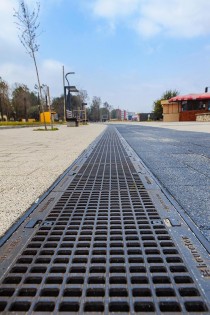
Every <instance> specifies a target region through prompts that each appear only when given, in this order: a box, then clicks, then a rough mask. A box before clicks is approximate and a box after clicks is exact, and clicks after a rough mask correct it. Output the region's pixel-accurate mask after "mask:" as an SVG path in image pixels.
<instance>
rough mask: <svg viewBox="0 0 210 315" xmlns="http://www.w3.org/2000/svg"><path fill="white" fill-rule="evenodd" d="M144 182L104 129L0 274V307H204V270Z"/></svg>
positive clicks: (197, 310)
mask: <svg viewBox="0 0 210 315" xmlns="http://www.w3.org/2000/svg"><path fill="white" fill-rule="evenodd" d="M141 169H142V166H141ZM141 173H142V172H141ZM67 176H68V175H67ZM144 180H145V177H141V175H140V174H139V172H138V170H137V168H136V167H135V163H133V161H132V157H131V155H130V152H128V150H126V146H125V145H124V144H123V142H122V141H121V139H120V137H119V135H118V134H117V133H116V131H115V129H114V128H111V127H110V128H109V129H108V130H107V131H106V133H105V134H104V135H103V136H102V137H101V139H100V140H99V141H98V143H97V145H96V146H95V148H94V149H93V151H92V153H91V154H90V155H89V156H88V157H87V159H86V160H85V161H84V163H83V164H82V165H81V167H80V168H79V170H78V171H77V172H76V173H75V176H74V177H73V178H70V179H69V182H68V181H65V183H68V185H67V184H65V190H63V191H62V193H61V192H60V193H59V194H58V195H59V198H58V199H57V201H56V202H54V203H53V204H52V206H51V207H50V206H49V203H48V206H49V207H48V208H49V209H48V211H47V213H46V216H45V218H44V219H43V220H41V221H40V222H39V224H38V225H35V227H34V229H33V232H32V235H31V236H30V238H29V240H28V241H27V242H26V244H25V245H24V246H23V248H22V249H21V251H20V253H19V254H18V255H16V257H15V259H14V261H13V262H12V263H11V265H10V266H9V268H8V270H7V271H5V272H4V274H3V277H2V280H1V289H0V311H1V312H5V313H10V312H14V313H19V312H27V314H32V313H37V312H39V313H46V312H50V313H52V314H57V313H67V312H69V313H78V314H83V313H92V312H95V313H97V314H98V313H104V314H109V313H121V314H122V313H131V314H135V313H140V314H168V313H173V314H174V313H177V314H191V313H193V314H208V313H209V312H208V301H207V300H208V296H207V294H206V292H207V291H208V290H207V285H208V288H209V277H208V276H207V277H203V278H205V279H204V280H205V282H203V283H202V279H201V280H199V281H198V279H199V273H198V270H197V269H196V270H195V271H193V270H192V266H193V264H192V265H191V266H190V265H189V264H188V260H190V259H191V257H190V256H189V252H187V255H186V257H185V256H184V255H183V253H182V247H180V246H179V244H178V242H177V239H176V238H175V234H174V232H173V231H172V228H171V224H168V221H167V220H166V219H165V217H164V216H163V215H162V209H163V208H164V206H165V205H163V202H160V205H158V206H157V205H156V204H155V203H154V202H153V193H154V191H152V189H151V191H150V190H149V189H146V188H145V185H144ZM147 183H148V185H149V180H147ZM152 187H153V188H154V185H152ZM155 187H156V186H155ZM155 189H156V188H155ZM155 189H154V190H155ZM60 190H61V189H60V188H59V191H60ZM55 191H56V188H55ZM155 191H156V190H155ZM52 193H54V194H55V192H52ZM158 193H159V195H160V192H158ZM49 198H50V197H49ZM49 200H50V199H49ZM159 201H160V200H159ZM181 225H182V226H181ZM180 226H181V227H180ZM179 228H180V229H183V224H178V225H175V228H174V229H175V231H177V230H176V229H179ZM178 231H179V233H182V231H183V230H178ZM175 233H176V232H175ZM187 233H189V231H188V232H187ZM3 249H4V248H3ZM3 249H2V250H3ZM186 251H187V249H186ZM1 255H2V256H1V258H2V257H3V254H2V253H1ZM200 278H202V277H200ZM206 283H207V284H206ZM204 284H205V285H204ZM202 285H203V287H202ZM204 289H205V290H206V292H205V290H204ZM208 292H209V291H208ZM208 292H207V293H208Z"/></svg>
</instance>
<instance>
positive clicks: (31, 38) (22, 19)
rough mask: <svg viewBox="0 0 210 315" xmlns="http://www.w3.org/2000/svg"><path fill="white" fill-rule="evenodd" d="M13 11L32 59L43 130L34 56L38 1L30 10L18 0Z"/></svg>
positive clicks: (40, 91)
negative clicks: (18, 3) (17, 6)
mask: <svg viewBox="0 0 210 315" xmlns="http://www.w3.org/2000/svg"><path fill="white" fill-rule="evenodd" d="M14 11H15V13H14V17H15V18H16V19H17V20H18V22H17V23H16V24H17V26H18V29H19V31H20V32H21V35H19V39H20V42H21V43H22V45H23V46H24V47H25V49H26V52H27V53H28V54H29V55H30V56H31V58H32V59H33V61H34V66H35V69H36V75H37V81H38V87H39V93H40V98H41V110H42V112H43V117H44V125H45V130H47V126H46V121H45V116H44V108H43V97H42V88H41V84H40V79H39V72H38V67H37V63H36V56H35V54H36V52H38V50H39V45H38V44H37V37H38V36H39V33H38V30H39V26H40V23H39V22H38V17H39V11H40V3H39V2H36V8H34V9H32V10H31V11H30V10H29V7H28V6H27V4H26V3H25V1H24V0H20V7H19V10H18V11H16V10H14Z"/></svg>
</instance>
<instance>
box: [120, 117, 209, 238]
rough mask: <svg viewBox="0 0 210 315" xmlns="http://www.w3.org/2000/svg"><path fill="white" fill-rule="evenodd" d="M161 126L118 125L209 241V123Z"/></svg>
mask: <svg viewBox="0 0 210 315" xmlns="http://www.w3.org/2000/svg"><path fill="white" fill-rule="evenodd" d="M161 125H164V124H161V123H160V124H158V123H157V124H146V123H144V124H143V123H140V124H139V125H138V126H137V124H136V125H135V126H131V125H117V129H118V130H119V132H120V133H121V134H122V136H123V137H125V139H126V140H127V142H128V143H129V144H130V145H131V147H132V148H133V149H134V150H135V151H136V153H137V154H138V155H139V156H140V158H141V159H142V160H143V161H144V163H145V164H146V165H147V167H148V168H149V169H150V171H151V172H152V173H153V174H154V176H155V177H156V178H157V179H158V180H159V181H160V182H161V184H162V185H163V187H165V188H166V189H167V190H168V191H169V192H170V194H171V195H172V196H173V197H174V198H175V199H176V200H177V201H178V203H179V204H180V206H181V207H182V208H183V209H184V210H185V211H186V212H187V213H188V214H189V216H190V217H191V218H192V219H193V220H194V222H195V223H196V225H197V226H198V227H199V229H200V230H201V232H202V233H203V234H204V236H205V237H206V238H207V239H208V240H210V231H209V227H210V217H209V214H210V192H209V189H210V181H209V178H210V177H209V170H210V123H207V124H199V125H197V122H194V123H193V122H191V123H190V124H188V123H187V124H186V125H185V124H184V125H183V124H182V123H177V124H170V123H168V124H165V125H164V126H165V127H161ZM166 125H168V126H169V127H170V128H178V129H180V130H172V129H170V128H167V129H166ZM155 126H158V127H155ZM188 127H189V129H188ZM203 127H204V128H203ZM181 130H182V131H181ZM189 130H192V131H196V132H189ZM202 131H207V132H208V133H204V132H202ZM145 134H146V136H145ZM147 139H149V140H147ZM151 139H152V140H151ZM170 139H171V141H170ZM172 143H173V145H171V144H172Z"/></svg>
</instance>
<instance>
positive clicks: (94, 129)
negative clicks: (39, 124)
mask: <svg viewBox="0 0 210 315" xmlns="http://www.w3.org/2000/svg"><path fill="white" fill-rule="evenodd" d="M105 128H106V126H105V125H103V124H90V125H87V126H80V127H78V128H67V127H66V126H59V130H58V131H48V132H45V131H34V128H15V129H0V194H1V202H0V218H1V219H0V236H2V235H3V234H4V233H5V232H6V230H7V229H8V228H9V227H10V226H11V225H12V224H13V223H14V222H15V221H16V220H17V219H18V218H19V217H20V216H22V215H23V213H24V212H25V211H26V210H27V209H28V208H29V207H30V206H31V205H32V204H33V203H34V202H35V200H36V199H37V198H38V197H40V196H41V195H42V194H43V193H44V192H45V191H46V190H47V189H48V188H49V187H50V186H51V185H52V184H53V183H54V181H55V180H56V179H57V178H58V177H59V176H60V175H61V174H62V173H63V172H64V171H65V170H66V169H67V168H68V167H69V166H70V165H71V164H72V163H73V161H74V160H75V159H76V158H77V157H78V156H79V155H80V154H81V153H82V151H83V150H84V149H86V148H87V146H88V145H89V144H90V143H91V142H93V141H94V140H95V138H96V137H97V136H98V135H99V134H100V133H101V132H102V131H103V130H105Z"/></svg>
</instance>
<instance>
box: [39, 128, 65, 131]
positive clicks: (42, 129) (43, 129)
mask: <svg viewBox="0 0 210 315" xmlns="http://www.w3.org/2000/svg"><path fill="white" fill-rule="evenodd" d="M56 130H59V129H58V128H50V129H45V128H37V129H34V130H33V131H56Z"/></svg>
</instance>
